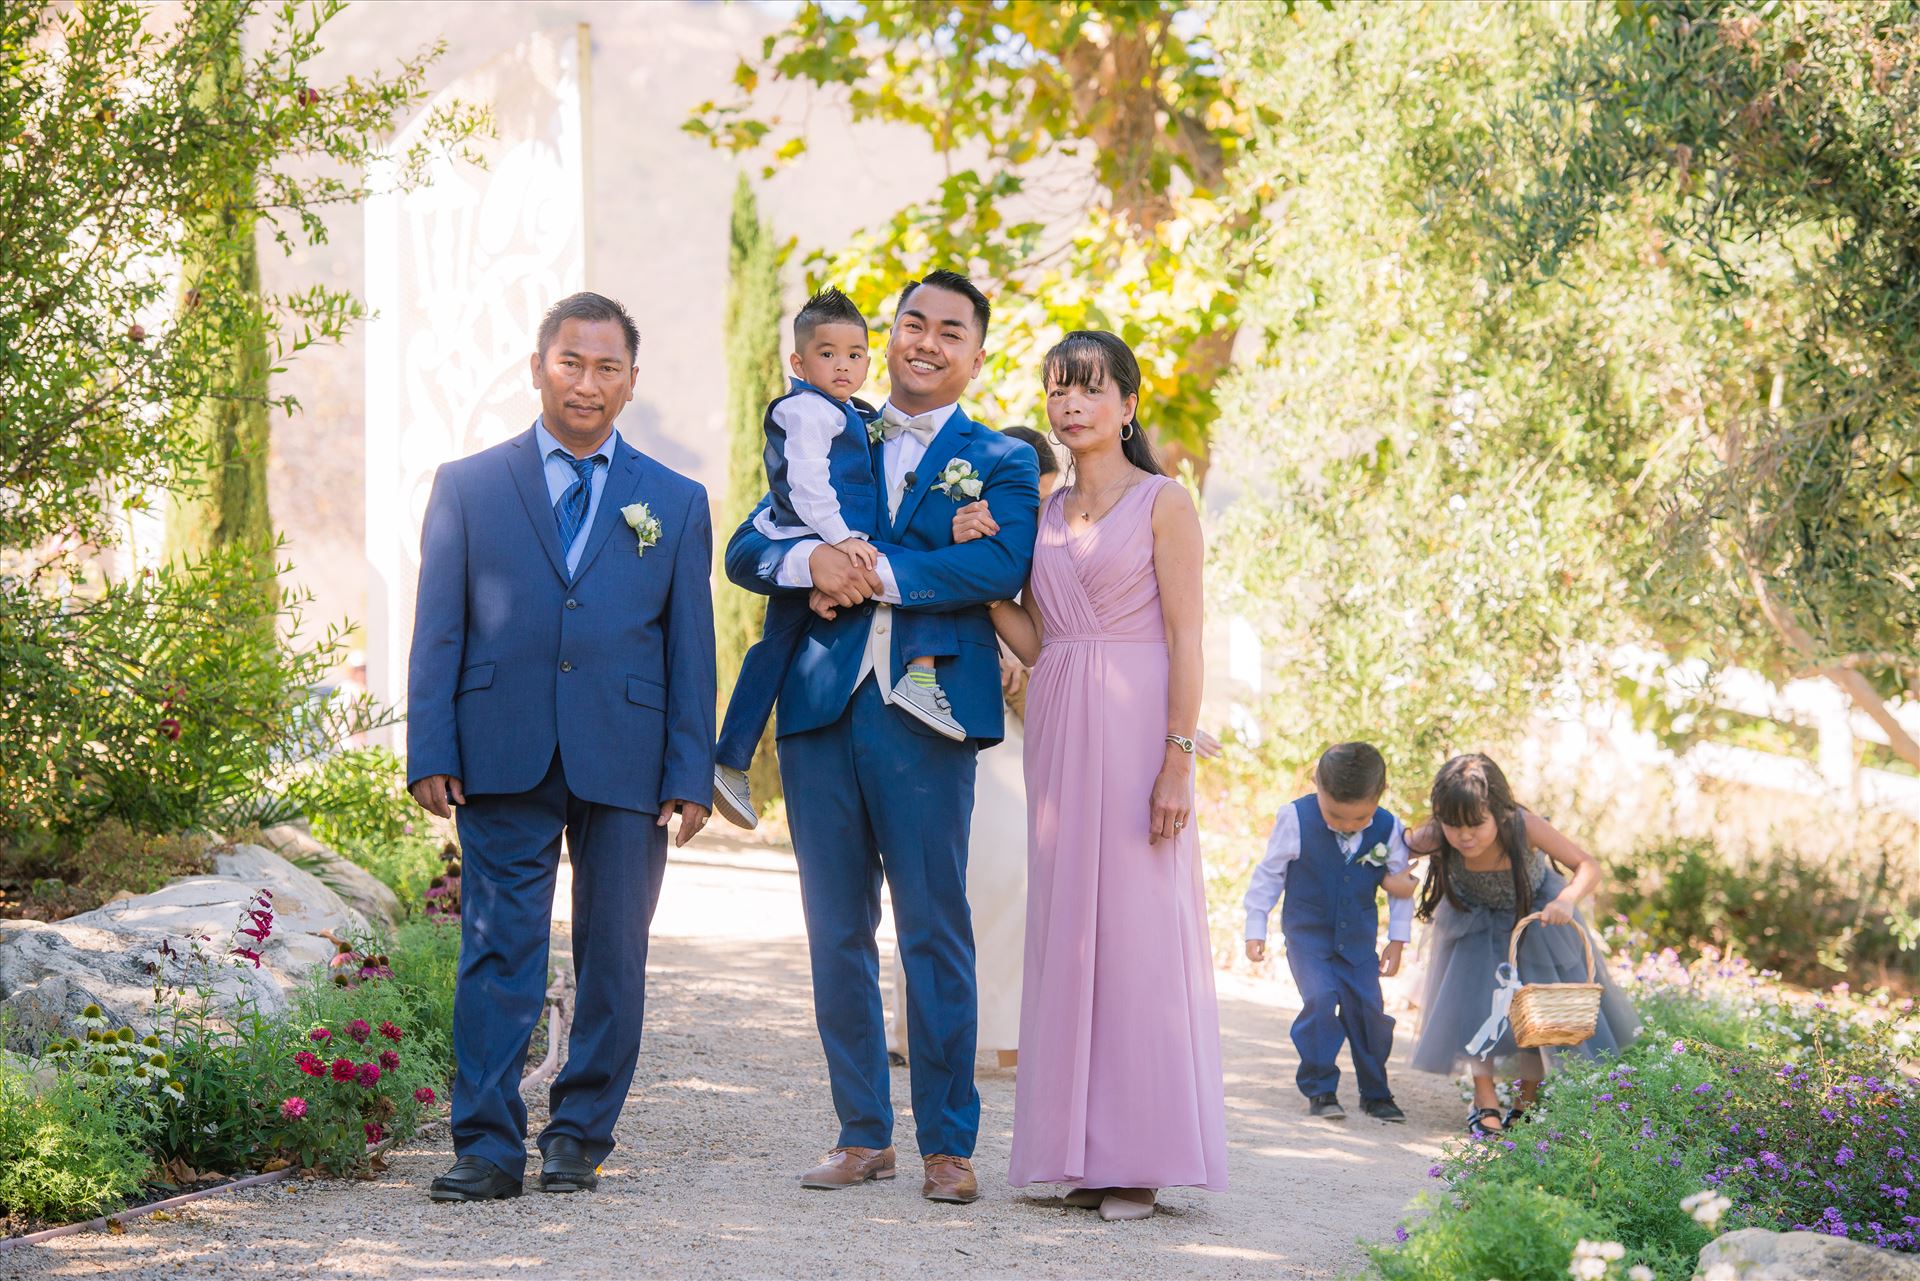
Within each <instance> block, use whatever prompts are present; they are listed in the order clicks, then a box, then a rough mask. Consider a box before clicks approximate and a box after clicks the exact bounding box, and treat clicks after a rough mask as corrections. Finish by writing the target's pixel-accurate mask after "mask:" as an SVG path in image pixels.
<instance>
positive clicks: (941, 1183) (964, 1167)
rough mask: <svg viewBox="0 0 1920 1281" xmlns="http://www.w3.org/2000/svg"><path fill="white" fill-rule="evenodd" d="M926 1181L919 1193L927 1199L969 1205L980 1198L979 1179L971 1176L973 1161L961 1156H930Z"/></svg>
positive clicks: (927, 1160)
mask: <svg viewBox="0 0 1920 1281" xmlns="http://www.w3.org/2000/svg"><path fill="white" fill-rule="evenodd" d="M926 1162H927V1181H926V1182H925V1183H923V1184H921V1185H920V1195H921V1196H923V1197H925V1198H926V1199H927V1200H929V1201H945V1202H947V1203H948V1204H950V1205H971V1204H973V1203H974V1202H975V1201H978V1200H979V1199H980V1181H979V1180H978V1179H976V1178H974V1177H973V1162H971V1161H969V1160H967V1158H965V1157H963V1156H939V1155H935V1156H930V1157H928V1158H927V1159H926Z"/></svg>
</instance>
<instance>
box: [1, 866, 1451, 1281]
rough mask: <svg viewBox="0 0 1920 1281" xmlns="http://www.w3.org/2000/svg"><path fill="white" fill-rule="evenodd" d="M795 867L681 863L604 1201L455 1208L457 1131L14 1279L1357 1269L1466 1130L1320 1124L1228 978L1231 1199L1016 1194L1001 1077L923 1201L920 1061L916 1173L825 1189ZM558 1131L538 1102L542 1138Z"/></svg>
mask: <svg viewBox="0 0 1920 1281" xmlns="http://www.w3.org/2000/svg"><path fill="white" fill-rule="evenodd" d="M698 848H699V847H696V849H698ZM787 866H788V867H790V866H791V864H787ZM781 867H782V862H781V860H780V859H779V858H778V857H777V856H773V855H769V854H766V853H753V852H748V851H742V850H739V849H727V848H724V847H721V846H718V845H707V846H706V848H705V849H704V851H703V852H701V853H697V854H693V855H692V857H689V858H686V859H680V858H678V857H676V861H675V866H674V867H673V868H672V869H670V871H669V872H668V876H667V885H666V891H665V895H664V898H663V901H662V904H661V909H660V914H659V919H658V921H657V922H656V930H655V935H654V944H653V954H652V955H653V959H652V964H651V977H650V987H649V1001H648V1010H647V1032H646V1041H645V1045H644V1047H643V1049H642V1052H641V1061H640V1072H639V1075H638V1077H637V1078H636V1079H635V1082H634V1088H633V1095H632V1098H631V1100H630V1101H629V1103H628V1106H627V1110H626V1113H625V1116H624V1118H623V1120H622V1124H621V1129H620V1133H619V1140H620V1144H621V1146H620V1148H619V1149H618V1150H617V1151H616V1152H615V1153H614V1154H613V1156H612V1157H610V1158H609V1159H608V1161H607V1164H606V1167H605V1181H604V1182H603V1183H602V1184H601V1186H600V1190H599V1192H598V1193H597V1194H589V1195H579V1196H573V1197H564V1198H562V1197H548V1196H543V1195H540V1194H538V1193H536V1192H534V1191H533V1190H532V1188H531V1185H529V1190H528V1193H527V1195H526V1196H525V1197H523V1198H521V1199H520V1200H518V1201H506V1202H497V1203H494V1204H491V1205H484V1206H478V1205H452V1206H442V1205H435V1204H433V1203H431V1202H429V1201H428V1200H427V1198H426V1195H425V1189H426V1185H427V1183H428V1182H429V1181H430V1180H431V1179H432V1178H433V1177H434V1176H435V1175H436V1174H438V1173H440V1172H441V1171H442V1170H443V1169H445V1167H446V1166H447V1165H448V1164H449V1163H450V1162H451V1160H452V1152H451V1147H450V1144H449V1142H448V1140H447V1138H446V1131H445V1128H444V1126H442V1127H437V1128H436V1129H435V1130H434V1131H432V1132H430V1133H429V1134H428V1135H426V1136H423V1137H422V1138H420V1139H418V1140H416V1142H415V1143H414V1145H413V1146H411V1147H409V1148H407V1149H406V1150H404V1151H402V1152H399V1153H397V1154H396V1155H394V1157H393V1158H392V1165H391V1168H390V1169H389V1170H388V1171H387V1172H386V1173H385V1174H384V1175H382V1176H381V1177H379V1178H378V1179H376V1180H373V1181H369V1182H352V1181H347V1182H337V1181H321V1180H301V1181H299V1182H296V1183H289V1184H280V1185H276V1186H273V1187H269V1188H262V1189H258V1190H250V1191H246V1192H241V1193H237V1194H235V1195H234V1196H231V1197H216V1198H211V1199H209V1200H206V1201H202V1202H199V1203H196V1204H195V1205H192V1206H189V1207H187V1208H185V1209H184V1210H182V1211H180V1212H178V1213H176V1214H175V1215H174V1216H173V1217H172V1218H170V1219H168V1220H166V1221H164V1222H155V1221H154V1220H153V1219H138V1220H134V1221H133V1223H132V1224H130V1225H129V1227H128V1229H127V1231H126V1232H125V1233H124V1234H120V1235H106V1234H91V1233H89V1234H82V1235H79V1236H72V1237H66V1238H62V1239H60V1240H58V1241H54V1242H50V1243H48V1244H47V1245H45V1246H39V1247H34V1248H31V1249H25V1250H18V1251H14V1252H11V1253H8V1254H0V1277H8V1278H11V1277H22V1278H25V1277H60V1276H99V1275H106V1276H111V1277H114V1278H130V1277H152V1278H166V1279H168V1281H175V1279H178V1278H197V1277H234V1278H241V1277H245V1278H254V1277H272V1278H275V1279H276V1281H283V1279H285V1278H294V1277H328V1278H332V1277H394V1278H429V1277H431V1278H481V1277H503V1276H537V1277H619V1278H626V1277H635V1276H662V1277H759V1276H781V1277H806V1276H828V1275H833V1276H862V1277H865V1276H887V1277H895V1276H898V1277H946V1276H954V1277H1016V1276H1017V1277H1106V1276H1130V1277H1140V1276H1151V1277H1261V1278H1296V1277H1299V1278H1306V1277H1326V1278H1337V1277H1349V1276H1354V1275H1356V1274H1359V1273H1361V1272H1362V1271H1363V1270H1364V1268H1365V1256H1364V1253H1363V1251H1362V1249H1361V1247H1360V1245H1359V1244H1358V1242H1359V1241H1360V1240H1363V1239H1364V1240H1380V1239H1382V1238H1385V1237H1387V1236H1389V1235H1391V1233H1392V1231H1393V1228H1394V1225H1395V1223H1396V1222H1397V1221H1398V1219H1399V1216H1400V1215H1401V1214H1402V1213H1404V1212H1405V1209H1406V1206H1407V1203H1408V1202H1409V1200H1410V1199H1411V1198H1412V1197H1413V1196H1415V1195H1416V1194H1417V1193H1418V1192H1420V1191H1421V1190H1422V1187H1423V1186H1424V1185H1426V1183H1427V1179H1426V1177H1425V1176H1426V1170H1427V1167H1428V1166H1429V1165H1430V1164H1431V1163H1432V1159H1433V1157H1434V1156H1435V1155H1437V1154H1438V1152H1439V1150H1440V1143H1441V1140H1442V1139H1443V1138H1445V1137H1446V1136H1447V1135H1448V1134H1450V1133H1452V1132H1453V1130H1454V1129H1455V1127H1456V1125H1457V1123H1458V1121H1457V1117H1456V1114H1457V1113H1458V1112H1460V1105H1459V1102H1458V1096H1457V1093H1456V1092H1455V1090H1454V1088H1453V1087H1452V1086H1451V1085H1449V1084H1447V1083H1445V1082H1439V1081H1436V1080H1434V1079H1433V1078H1430V1077H1425V1076H1420V1075H1416V1074H1414V1073H1412V1072H1410V1071H1406V1070H1403V1071H1401V1072H1400V1074H1399V1076H1398V1079H1397V1087H1398V1090H1399V1098H1400V1100H1401V1103H1402V1104H1403V1106H1405V1107H1406V1108H1407V1111H1408V1113H1409V1115H1410V1116H1411V1117H1412V1118H1413V1119H1412V1121H1411V1123H1409V1124H1407V1125H1404V1126H1387V1125H1381V1124H1379V1123H1377V1122H1374V1121H1370V1120H1367V1119H1366V1118H1364V1117H1361V1116H1359V1115H1357V1114H1356V1115H1355V1116H1354V1117H1352V1118H1351V1119H1349V1120H1347V1121H1346V1122H1344V1123H1342V1124H1337V1125H1336V1124H1330V1123H1328V1122H1314V1121H1310V1120H1309V1119H1308V1118H1307V1117H1306V1116H1305V1114H1304V1111H1303V1105H1302V1102H1301V1099H1300V1096H1299V1094H1298V1093H1297V1092H1296V1091H1295V1090H1294V1087H1293V1069H1294V1061H1295V1060H1294V1055H1293V1047H1292V1044H1291V1042H1290V1041H1289V1040H1288V1038H1287V1024H1288V1020H1289V1018H1290V1017H1291V1012H1290V1010H1288V1009H1287V1008H1286V1007H1285V1006H1284V1005H1283V1004H1282V1000H1283V997H1284V996H1285V995H1286V993H1285V992H1284V990H1283V989H1282V988H1281V986H1280V985H1279V984H1277V983H1275V982H1273V981H1269V980H1260V981H1256V980H1251V979H1247V978H1244V977H1240V976H1235V975H1227V974H1223V975H1221V976H1220V996H1221V1002H1220V1012H1221V1021H1222V1025H1223V1027H1222V1030H1223V1033H1224V1036H1225V1049H1226V1076H1227V1095H1228V1098H1227V1107H1228V1125H1229V1130H1230V1139H1231V1142H1232V1155H1231V1164H1230V1167H1229V1171H1230V1178H1231V1181H1232V1189H1231V1191H1229V1192H1227V1193H1225V1194H1224V1195H1211V1194H1207V1193H1203V1192H1194V1191H1180V1190H1175V1191H1172V1192H1169V1193H1167V1194H1166V1195H1165V1196H1164V1197H1163V1198H1162V1201H1161V1206H1162V1209H1161V1212H1160V1213H1159V1214H1157V1215H1156V1216H1154V1218H1152V1219H1151V1220H1149V1221H1147V1222H1144V1223H1133V1224H1124V1223H1121V1224H1106V1223H1102V1222H1101V1221H1100V1219H1099V1218H1098V1217H1097V1216H1096V1215H1094V1214H1092V1213H1089V1212H1086V1211H1081V1210H1074V1209H1069V1208H1067V1207H1065V1206H1063V1205H1061V1204H1060V1203H1059V1202H1058V1201H1057V1200H1054V1199H1039V1198H1031V1197H1029V1196H1027V1195H1026V1194H1025V1193H1023V1192H1019V1191H1015V1190H1014V1189H1011V1188H1009V1187H1007V1186H1006V1183H1005V1173H1006V1163H1007V1147H1008V1141H1009V1137H1010V1127H1011V1125H1012V1120H1013V1074H1012V1073H1011V1072H1007V1071H1000V1070H997V1069H989V1070H983V1071H982V1072H981V1074H980V1092H981V1096H982V1101H983V1119H984V1124H983V1127H982V1132H981V1135H980V1147H979V1152H978V1156H977V1161H976V1164H977V1167H978V1169H979V1171H980V1174H981V1184H982V1188H983V1190H984V1192H985V1194H986V1195H985V1196H984V1198H983V1199H982V1200H981V1201H980V1202H978V1203H977V1204H975V1205H973V1206H971V1207H965V1208H962V1207H952V1206H935V1205H933V1204H930V1203H928V1202H926V1201H923V1200H922V1199H921V1198H920V1196H919V1169H920V1163H919V1160H918V1156H917V1154H916V1153H915V1152H914V1151H913V1150H912V1121H911V1116H910V1112H909V1107H908V1101H907V1088H906V1087H907V1080H906V1073H905V1072H904V1071H900V1072H897V1073H896V1074H895V1077H894V1100H895V1107H896V1109H897V1111H898V1114H899V1117H900V1124H899V1141H900V1145H901V1154H900V1155H901V1161H900V1164H901V1177H900V1178H899V1179H898V1180H897V1181H895V1182H893V1183H891V1184H876V1185H869V1186H867V1187H863V1188H857V1189H853V1190H850V1191H846V1192H835V1193H825V1192H807V1191H803V1190H802V1189H801V1188H800V1187H799V1185H798V1183H797V1182H796V1180H795V1176H796V1175H797V1174H798V1173H799V1171H801V1170H803V1169H805V1168H806V1167H808V1166H809V1165H811V1164H812V1163H813V1161H814V1159H815V1158H816V1157H817V1156H818V1155H819V1154H820V1152H822V1151H823V1150H824V1149H825V1148H826V1147H827V1146H829V1145H830V1144H831V1142H832V1140H833V1136H834V1128H835V1127H834V1121H833V1112H832V1106H831V1103H830V1101H829V1098H828V1094H827V1084H826V1072H825V1066H824V1063H823V1061H822V1059H821V1054H820V1047H819V1042H818V1041H817V1040H816V1039H815V1036H814V1030H813V1019H812V1006H811V999H810V996H809V989H808V981H807V961H806V952H805V947H804V941H803V938H802V936H801V929H800V913H799V895H798V889H797V882H796V880H795V878H794V877H793V876H792V874H791V873H790V872H788V871H783V870H781ZM564 941H565V931H564V927H563V926H558V923H557V929H556V944H558V945H560V946H564ZM1403 1041H1404V1038H1403ZM1350 1080H1351V1078H1350V1077H1349V1083H1348V1087H1347V1088H1348V1093H1349V1097H1348V1098H1347V1100H1346V1101H1347V1102H1348V1103H1349V1105H1351V1104H1352V1103H1353V1099H1352V1098H1351V1088H1352V1087H1351V1083H1350ZM543 1119H544V1118H543V1116H541V1114H540V1109H539V1108H538V1107H536V1108H535V1116H534V1120H533V1125H534V1129H535V1131H536V1132H537V1131H538V1128H539V1125H540V1123H541V1121H542V1120H543ZM537 1159H538V1157H537V1153H536V1155H535V1161H536V1163H537Z"/></svg>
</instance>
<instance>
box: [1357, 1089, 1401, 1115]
mask: <svg viewBox="0 0 1920 1281" xmlns="http://www.w3.org/2000/svg"><path fill="white" fill-rule="evenodd" d="M1360 1110H1361V1111H1362V1112H1365V1113H1366V1114H1367V1115H1368V1116H1370V1117H1372V1118H1373V1119H1374V1120H1376V1121H1404V1120H1406V1119H1407V1114H1406V1113H1405V1112H1402V1111H1401V1110H1400V1105H1399V1104H1398V1103H1395V1102H1394V1101H1393V1096H1392V1095H1391V1094H1389V1095H1388V1096H1387V1097H1386V1098H1384V1099H1361V1100H1360Z"/></svg>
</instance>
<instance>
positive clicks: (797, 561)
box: [774, 401, 959, 703]
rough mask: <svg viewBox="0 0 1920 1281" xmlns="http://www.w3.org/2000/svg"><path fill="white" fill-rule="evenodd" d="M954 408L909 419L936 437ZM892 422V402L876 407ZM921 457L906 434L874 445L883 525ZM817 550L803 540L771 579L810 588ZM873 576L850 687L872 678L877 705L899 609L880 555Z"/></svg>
mask: <svg viewBox="0 0 1920 1281" xmlns="http://www.w3.org/2000/svg"><path fill="white" fill-rule="evenodd" d="M958 408H959V406H958V405H957V404H956V405H942V406H941V407H940V408H938V409H930V410H928V411H927V412H926V413H924V414H916V415H913V416H912V417H913V421H915V422H916V423H930V424H931V425H932V427H933V429H934V431H935V433H936V434H937V433H938V432H939V431H940V430H941V429H942V428H944V427H945V426H946V425H947V420H948V419H949V418H951V417H953V411H954V410H956V409H958ZM889 410H892V413H893V414H894V415H896V416H904V413H903V411H901V410H898V409H894V408H893V402H892V401H888V402H887V403H886V404H885V405H882V406H881V408H880V412H881V414H882V416H883V417H884V416H885V415H887V413H888V411H889ZM926 456H927V446H926V445H925V444H923V443H922V442H921V440H920V438H919V437H918V436H916V435H914V434H913V433H912V432H910V431H902V432H896V433H895V434H894V435H892V436H890V437H889V438H888V439H886V440H885V441H883V442H882V443H881V445H880V461H881V464H882V466H883V467H884V468H885V470H886V474H887V519H888V520H892V519H893V517H894V516H895V515H896V514H897V513H898V512H899V510H900V500H901V499H902V498H904V497H905V496H906V492H907V484H906V481H907V476H908V474H909V473H911V472H912V471H913V469H914V468H915V467H918V466H919V465H920V460H921V459H922V458H925V457H926ZM914 479H915V481H916V482H919V483H927V482H928V479H929V478H926V477H918V476H916V477H915V478H914ZM819 545H820V540H819V539H818V538H804V539H801V540H800V541H799V542H797V543H795V544H794V545H793V547H792V548H791V549H790V550H789V551H788V552H787V554H786V557H785V558H784V559H783V560H782V561H781V562H780V572H779V573H778V574H776V575H775V576H774V578H775V581H776V582H778V583H779V585H780V586H782V587H808V588H810V587H812V586H813V565H812V563H811V562H810V561H809V560H808V557H810V556H812V555H813V549H814V548H816V547H818V546H819ZM873 572H874V574H875V575H876V576H877V577H878V578H879V579H880V594H879V595H878V596H875V597H874V598H873V599H874V602H875V604H874V610H873V626H872V627H870V628H868V629H867V652H866V656H865V657H864V658H863V659H861V662H860V674H859V675H858V676H856V677H854V681H853V686H854V688H855V689H858V688H859V687H860V682H861V681H863V680H865V679H866V677H867V673H869V672H872V673H873V674H874V676H875V678H876V681H877V683H878V684H879V686H880V697H881V700H882V701H883V702H888V703H890V702H892V701H893V680H892V676H893V609H892V607H893V606H895V605H898V604H899V603H900V584H899V583H898V582H897V581H895V579H894V577H893V566H891V565H889V564H888V563H887V558H886V557H885V556H884V555H883V556H881V557H880V560H879V563H878V564H876V565H875V566H874V567H873Z"/></svg>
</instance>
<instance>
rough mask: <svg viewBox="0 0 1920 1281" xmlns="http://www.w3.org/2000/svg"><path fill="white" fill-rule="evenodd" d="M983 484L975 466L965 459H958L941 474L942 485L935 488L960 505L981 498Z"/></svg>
mask: <svg viewBox="0 0 1920 1281" xmlns="http://www.w3.org/2000/svg"><path fill="white" fill-rule="evenodd" d="M982 484H983V482H982V481H981V479H980V477H979V475H978V473H976V472H975V471H974V470H973V464H972V463H970V462H968V461H967V460H966V459H964V458H956V459H954V460H953V461H952V462H950V463H948V464H947V469H946V470H945V471H943V472H941V473H940V483H939V484H937V485H935V486H934V488H935V489H937V490H939V491H940V492H941V493H943V494H945V495H946V496H947V497H949V498H951V499H953V501H954V502H956V503H959V502H971V501H972V500H974V499H976V498H978V497H980V490H981V488H982Z"/></svg>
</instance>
